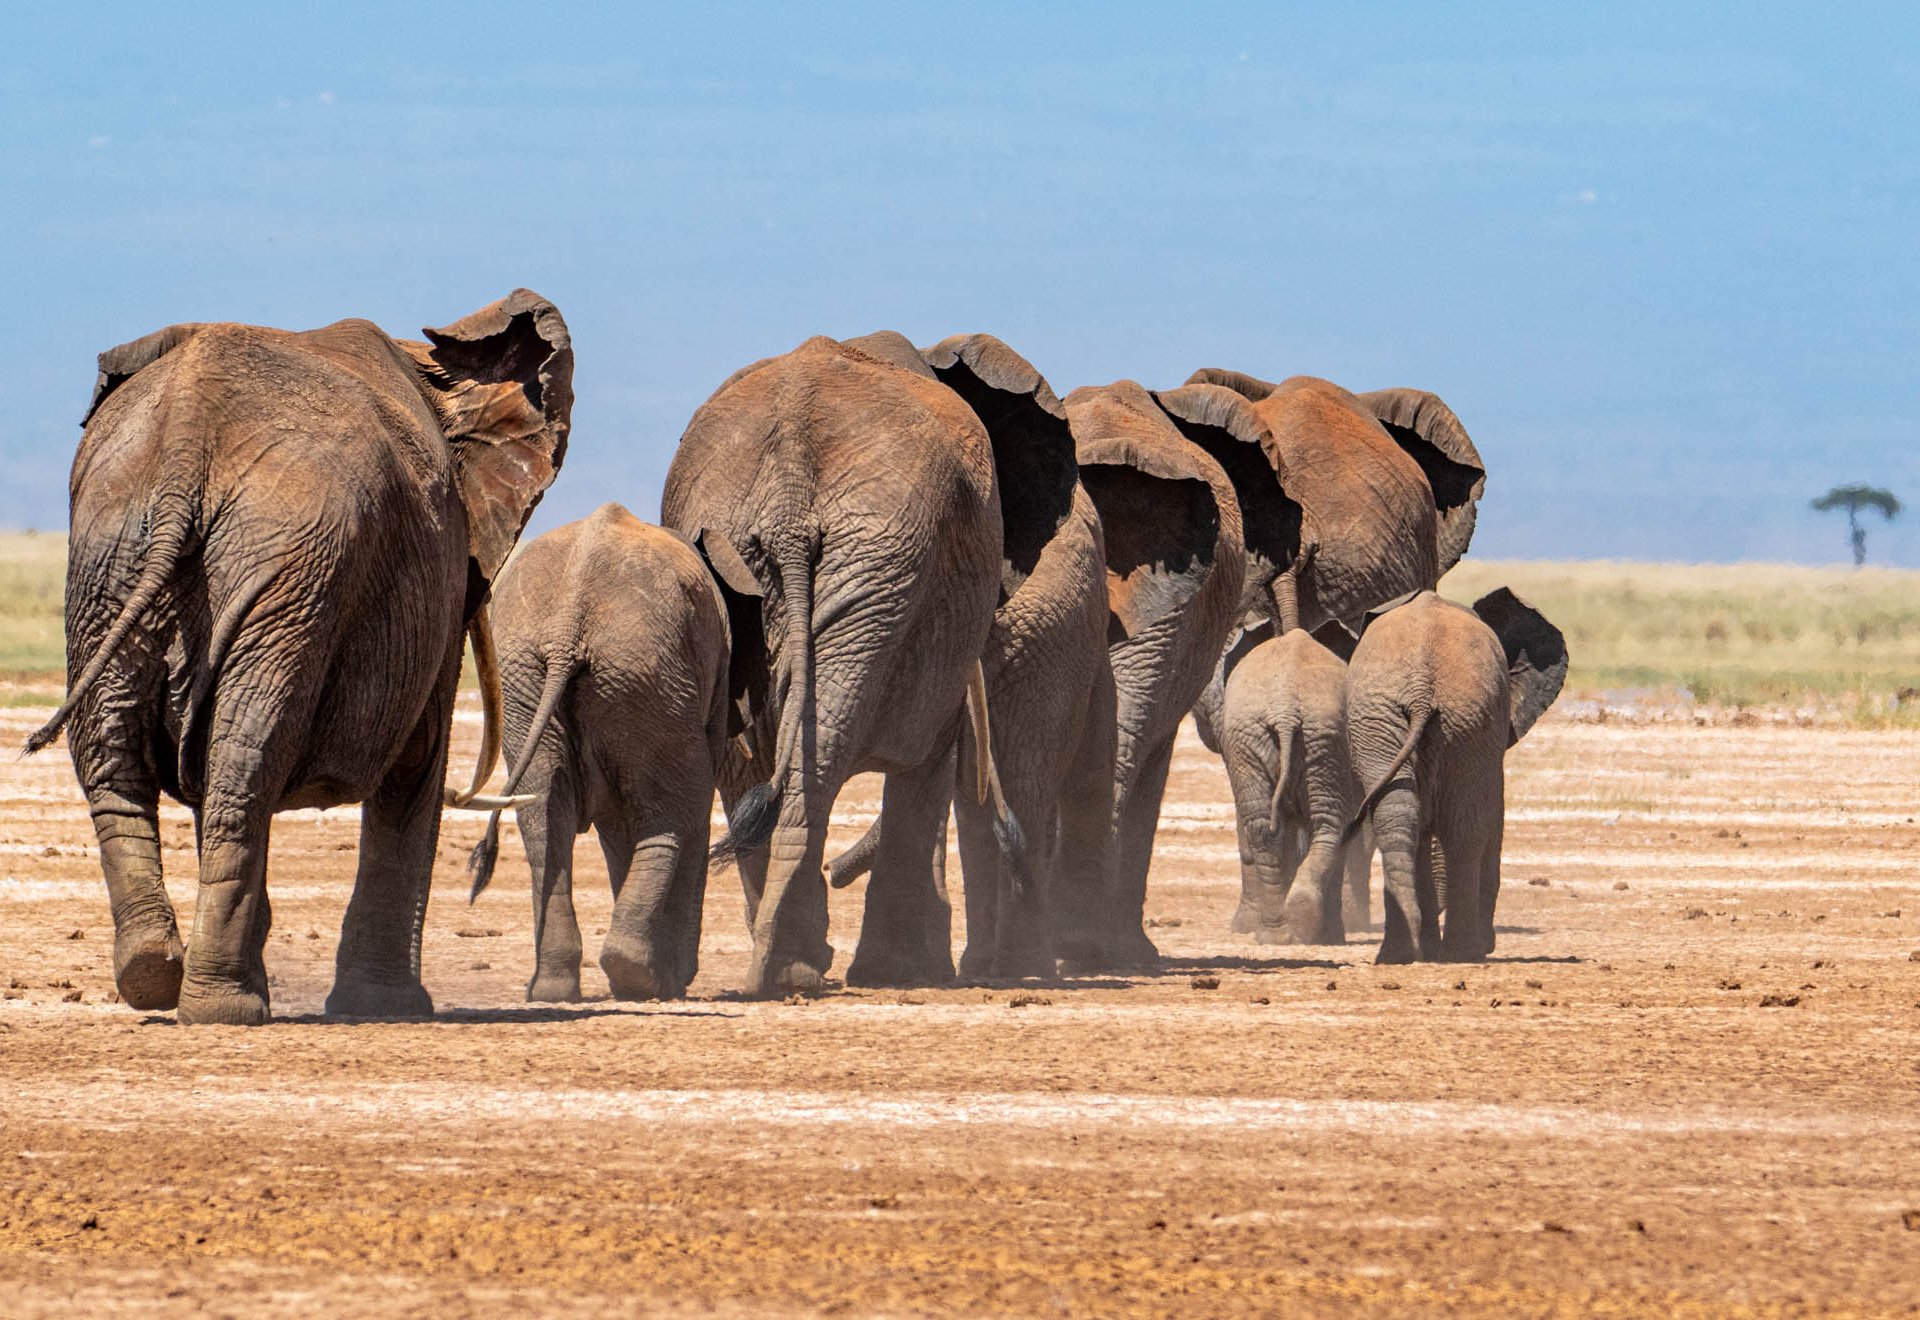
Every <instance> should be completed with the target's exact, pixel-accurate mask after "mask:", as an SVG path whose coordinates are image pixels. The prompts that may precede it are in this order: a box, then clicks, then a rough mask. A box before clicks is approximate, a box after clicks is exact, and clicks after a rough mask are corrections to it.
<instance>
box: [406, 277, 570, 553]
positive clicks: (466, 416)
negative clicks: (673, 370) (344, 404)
mask: <svg viewBox="0 0 1920 1320" xmlns="http://www.w3.org/2000/svg"><path fill="white" fill-rule="evenodd" d="M422 333H423V334H425V335H426V337H427V340H428V342H427V343H425V344H421V343H416V342H412V341H405V340H403V341H401V345H400V346H401V347H402V348H403V349H405V350H406V351H407V353H408V355H409V356H411V357H412V358H413V360H414V365H415V367H416V368H417V370H418V373H419V376H420V379H421V381H422V382H423V383H424V384H425V386H426V393H427V396H428V398H429V399H430V400H431V401H432V402H433V405H434V408H435V410H436V411H437V412H438V413H439V415H440V419H441V425H442V430H443V432H444V434H445V435H446V437H447V442H448V443H449V444H450V445H451V446H452V448H453V465H454V474H455V479H456V481H457V482H458V483H459V489H460V501H461V503H463V504H464V505H466V508H467V548H468V552H469V553H470V554H471V555H472V556H473V561H474V563H475V564H476V565H477V566H478V567H479V570H480V574H481V576H482V577H485V578H487V579H488V580H489V581H491V580H492V578H493V576H494V574H496V573H497V572H499V571H500V566H501V564H503V563H505V562H506V558H507V554H508V552H509V551H511V550H512V549H513V543H514V542H515V541H516V540H518V539H519V536H520V529H521V528H523V527H525V526H526V525H527V518H528V517H529V516H530V515H531V514H532V513H533V507H534V505H536V504H538V503H539V502H540V496H541V495H542V494H543V493H545V491H546V489H547V487H548V486H550V485H552V484H553V479H554V477H555V475H557V474H558V472H559V471H560V464H561V462H562V460H563V459H565V457H566V453H567V432H568V430H569V428H570V427H571V425H572V416H573V341H572V340H571V339H570V338H569V337H568V335H567V323H566V322H565V321H564V320H562V319H561V316H560V312H559V310H558V309H557V308H556V307H554V305H553V304H552V303H550V302H548V301H547V300H546V299H545V298H542V297H541V296H540V295H539V294H537V293H534V292H532V291H531V290H528V289H515V290H514V291H513V292H512V293H511V294H509V295H507V296H506V297H505V298H502V299H501V300H500V301H498V302H495V303H489V304H488V305H487V306H485V307H482V308H481V309H480V310H479V311H477V312H475V313H473V314H472V315H471V316H463V317H461V318H460V319H459V320H458V321H455V322H454V323H453V324H452V325H448V326H442V327H441V328H439V329H437V330H435V329H431V328H429V329H427V330H424V331H422Z"/></svg>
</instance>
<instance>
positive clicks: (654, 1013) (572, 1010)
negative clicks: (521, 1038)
mask: <svg viewBox="0 0 1920 1320" xmlns="http://www.w3.org/2000/svg"><path fill="white" fill-rule="evenodd" d="M740 1016H741V1014H739V1013H733V1012H728V1011H726V1010H725V1009H723V1008H721V1007H719V1006H718V1005H715V1006H713V1007H695V1006H688V1007H682V1008H661V1007H657V1006H656V1007H653V1008H650V1009H644V1010H643V1009H641V1008H640V1007H639V1006H637V1005H626V1004H615V1003H614V1002H613V1001H611V1000H609V1001H606V1002H605V1003H600V1004H594V1003H586V1004H578V1005H569V1004H523V1005H514V1006H510V1007H506V1008H448V1009H441V1010H439V1011H438V1012H436V1013H435V1014H434V1015H433V1016H432V1017H431V1018H422V1019H414V1020H409V1019H395V1018H368V1017H346V1016H329V1015H327V1014H325V1013H297V1014H292V1015H289V1016H287V1017H276V1018H275V1019H274V1021H275V1022H276V1023H280V1024H286V1025H290V1026H305V1027H366V1026H378V1025H381V1024H383V1023H393V1022H402V1021H417V1022H419V1023H423V1024H431V1025H433V1026H454V1027H479V1026H499V1025H502V1024H509V1025H522V1024H524V1025H527V1026H538V1025H543V1024H547V1023H554V1022H582V1021H586V1020H587V1019H589V1018H602V1017H672V1018H737V1017H740ZM140 1022H141V1025H142V1026H169V1027H170V1026H177V1025H179V1023H178V1021H177V1020H176V1019H175V1018H174V1017H172V1016H171V1015H168V1014H161V1013H150V1014H148V1015H147V1016H145V1017H143V1018H141V1019H140Z"/></svg>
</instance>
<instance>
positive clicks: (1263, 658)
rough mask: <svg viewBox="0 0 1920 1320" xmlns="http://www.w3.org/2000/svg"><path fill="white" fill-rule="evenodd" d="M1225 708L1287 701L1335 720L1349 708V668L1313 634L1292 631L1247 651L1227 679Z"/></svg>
mask: <svg viewBox="0 0 1920 1320" xmlns="http://www.w3.org/2000/svg"><path fill="white" fill-rule="evenodd" d="M1225 702H1226V705H1227V707H1228V708H1229V709H1230V710H1232V709H1253V708H1259V707H1262V706H1266V705H1271V704H1274V703H1276V702H1290V703H1295V704H1298V705H1301V706H1305V707H1309V708H1311V709H1315V710H1324V711H1328V712H1331V713H1333V714H1334V715H1336V716H1338V715H1340V714H1342V713H1344V712H1345V710H1346V705H1347V666H1346V663H1345V662H1344V661H1342V660H1341V659H1340V657H1339V656H1337V655H1335V654H1334V653H1333V652H1331V651H1329V650H1328V649H1327V648H1326V647H1324V646H1322V645H1321V644H1320V643H1319V642H1317V641H1315V640H1314V639H1313V637H1312V635H1311V634H1309V633H1307V632H1305V631H1304V630H1302V629H1298V628H1295V629H1293V630H1291V631H1289V632H1285V633H1282V634H1280V635H1279V636H1278V637H1270V638H1268V639H1267V640H1266V641H1264V642H1262V643H1260V645H1258V646H1256V647H1254V648H1253V650H1251V651H1249V652H1247V654H1246V655H1245V656H1243V657H1242V658H1241V660H1240V663H1239V664H1238V665H1236V666H1234V670H1233V672H1232V673H1231V674H1229V675H1227V686H1226V694H1225Z"/></svg>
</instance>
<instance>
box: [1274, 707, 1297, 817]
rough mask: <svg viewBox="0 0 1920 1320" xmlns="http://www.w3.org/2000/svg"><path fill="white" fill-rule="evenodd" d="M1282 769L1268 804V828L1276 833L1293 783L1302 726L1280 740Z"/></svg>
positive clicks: (1289, 731)
mask: <svg viewBox="0 0 1920 1320" xmlns="http://www.w3.org/2000/svg"><path fill="white" fill-rule="evenodd" d="M1274 741H1275V742H1277V743H1279V744H1280V769H1279V771H1278V772H1277V773H1276V774H1275V775H1274V777H1273V798H1272V800H1271V801H1270V802H1268V803H1267V828H1268V829H1269V830H1271V831H1273V832H1274V833H1276V834H1277V833H1279V830H1280V804H1281V802H1282V801H1284V800H1285V798H1286V796H1287V789H1288V787H1289V786H1290V785H1291V784H1292V783H1293V768H1294V766H1295V765H1296V764H1297V762H1296V761H1295V760H1294V748H1295V747H1297V746H1298V745H1299V743H1300V726H1299V725H1298V724H1296V725H1294V726H1293V727H1292V728H1290V729H1288V730H1287V732H1286V733H1285V734H1284V735H1282V736H1281V737H1279V738H1276V739H1275V740H1274Z"/></svg>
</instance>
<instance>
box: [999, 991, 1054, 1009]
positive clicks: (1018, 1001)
mask: <svg viewBox="0 0 1920 1320" xmlns="http://www.w3.org/2000/svg"><path fill="white" fill-rule="evenodd" d="M1052 1004H1053V1001H1052V1000H1051V999H1048V998H1047V997H1046V996H1045V995H1030V994H1017V995H1014V996H1013V997H1012V998H1011V999H1009V1000H1007V1007H1008V1008H1029V1007H1031V1008H1048V1007H1050V1006H1051V1005H1052Z"/></svg>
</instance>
